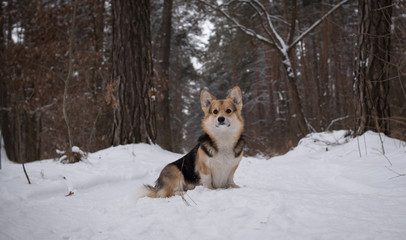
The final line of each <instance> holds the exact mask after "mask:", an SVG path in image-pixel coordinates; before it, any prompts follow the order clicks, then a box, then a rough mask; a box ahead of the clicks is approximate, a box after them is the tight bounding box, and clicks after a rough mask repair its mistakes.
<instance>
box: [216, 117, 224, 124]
mask: <svg viewBox="0 0 406 240" xmlns="http://www.w3.org/2000/svg"><path fill="white" fill-rule="evenodd" d="M225 120H226V119H225V117H223V116H220V117H219V118H217V121H219V123H223V122H224V121H225Z"/></svg>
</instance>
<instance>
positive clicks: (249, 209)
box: [0, 131, 406, 240]
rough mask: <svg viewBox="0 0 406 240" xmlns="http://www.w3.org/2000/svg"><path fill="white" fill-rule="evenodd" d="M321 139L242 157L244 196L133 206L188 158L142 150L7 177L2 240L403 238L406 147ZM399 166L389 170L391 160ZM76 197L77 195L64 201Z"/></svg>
mask: <svg viewBox="0 0 406 240" xmlns="http://www.w3.org/2000/svg"><path fill="white" fill-rule="evenodd" d="M382 140H383V144H384V150H385V153H386V154H385V155H383V154H382V147H381V141H380V138H379V136H378V134H376V133H372V132H368V133H366V134H365V135H364V136H361V137H359V138H358V139H351V138H346V137H345V131H335V132H332V133H315V134H311V135H309V136H307V137H306V138H304V139H302V141H301V142H300V144H299V146H298V147H296V148H295V149H293V150H292V151H290V152H289V153H287V154H285V155H283V156H279V157H274V158H271V159H268V160H266V159H263V158H252V157H247V158H243V161H242V163H241V165H240V167H239V169H238V170H237V172H236V178H235V182H236V183H237V184H239V185H240V186H241V188H239V189H221V190H209V189H206V188H203V187H197V188H196V189H195V190H192V191H189V192H187V194H186V195H185V200H186V201H184V200H182V198H181V197H180V196H176V197H172V198H167V199H150V198H142V199H138V200H137V199H136V198H135V195H136V192H137V189H139V188H140V186H142V184H152V183H153V182H154V181H155V179H156V178H157V177H158V175H159V172H160V170H161V169H162V168H163V167H164V165H166V164H167V163H169V162H171V161H174V160H176V159H177V158H179V157H180V156H181V155H179V154H174V153H170V152H167V151H164V150H162V149H160V148H159V147H157V146H150V145H145V144H136V145H126V146H118V147H111V148H108V149H105V150H102V151H99V152H96V153H91V154H89V156H88V160H87V161H85V162H80V163H77V164H73V165H63V164H60V163H57V162H55V161H53V160H44V161H40V162H34V163H29V164H26V168H27V171H28V173H29V175H30V177H31V181H32V184H31V185H28V184H27V182H26V179H25V176H24V174H23V170H22V167H21V165H18V164H13V163H11V162H9V161H5V160H4V159H5V158H6V157H5V154H4V150H2V152H1V154H2V169H1V170H0V239H1V240H7V239H405V238H406V176H399V175H398V174H396V173H395V172H397V173H400V174H404V173H406V143H405V142H401V141H399V140H395V139H391V138H387V137H385V136H382ZM389 161H390V162H391V164H392V165H390V162H389ZM70 191H72V192H74V194H73V195H71V196H67V197H66V196H65V195H67V194H68V193H69V192H70Z"/></svg>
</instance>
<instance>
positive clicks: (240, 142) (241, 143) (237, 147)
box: [234, 135, 245, 157]
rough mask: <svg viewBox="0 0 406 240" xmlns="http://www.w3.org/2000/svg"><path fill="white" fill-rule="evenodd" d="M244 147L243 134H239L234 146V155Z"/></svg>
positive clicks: (236, 155)
mask: <svg viewBox="0 0 406 240" xmlns="http://www.w3.org/2000/svg"><path fill="white" fill-rule="evenodd" d="M244 147H245V140H244V135H241V136H240V139H238V141H237V143H236V144H235V146H234V157H238V156H240V154H241V153H242V151H243V150H244Z"/></svg>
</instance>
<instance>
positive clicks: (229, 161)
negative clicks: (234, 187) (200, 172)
mask: <svg viewBox="0 0 406 240" xmlns="http://www.w3.org/2000/svg"><path fill="white" fill-rule="evenodd" d="M240 159H241V158H240V157H237V158H236V157H234V151H233V149H232V148H230V149H227V150H226V149H219V152H218V153H217V154H215V155H214V156H213V157H210V158H208V159H207V164H208V166H209V168H210V170H211V176H210V178H211V179H210V180H211V185H212V187H214V188H226V187H230V185H231V184H234V181H233V176H232V175H231V171H233V170H234V168H235V166H236V165H237V164H238V163H239V162H240Z"/></svg>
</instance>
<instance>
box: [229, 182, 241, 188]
mask: <svg viewBox="0 0 406 240" xmlns="http://www.w3.org/2000/svg"><path fill="white" fill-rule="evenodd" d="M229 187H230V188H240V186H238V185H237V184H235V183H231V184H230V186H229Z"/></svg>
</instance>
